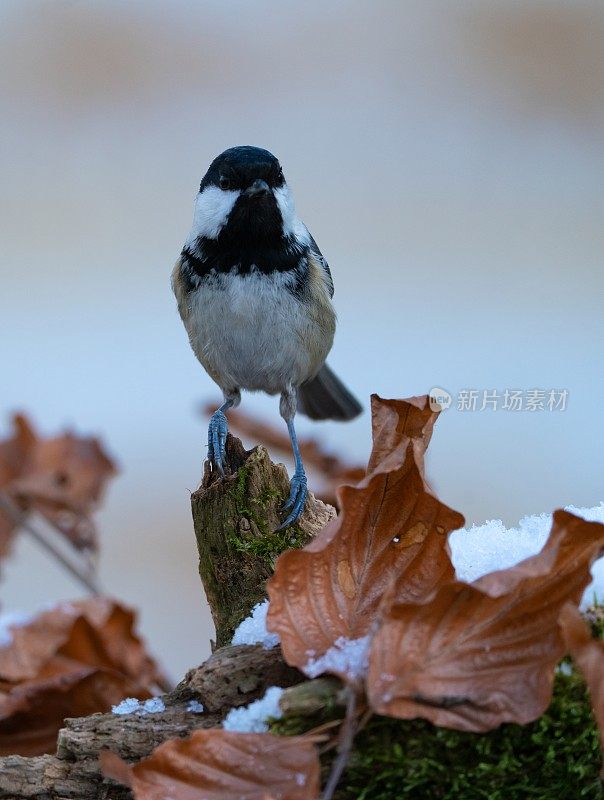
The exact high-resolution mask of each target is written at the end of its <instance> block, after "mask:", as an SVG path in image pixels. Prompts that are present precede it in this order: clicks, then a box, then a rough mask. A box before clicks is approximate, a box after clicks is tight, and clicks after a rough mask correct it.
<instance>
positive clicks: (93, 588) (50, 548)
mask: <svg viewBox="0 0 604 800" xmlns="http://www.w3.org/2000/svg"><path fill="white" fill-rule="evenodd" d="M0 509H2V510H3V511H4V512H5V513H6V514H8V516H9V517H10V518H11V519H12V521H13V522H14V523H15V525H18V526H19V527H20V528H22V529H23V530H24V531H26V532H27V533H29V535H30V536H31V537H32V538H33V539H34V540H35V541H36V542H37V543H38V544H39V545H40V546H41V547H42V548H43V549H44V550H46V552H47V553H50V554H51V555H52V556H53V557H54V558H56V560H57V561H58V562H59V563H60V564H61V565H62V566H63V567H65V569H66V570H67V572H69V573H70V574H71V575H72V576H73V577H74V578H75V579H76V580H78V581H79V582H80V583H81V584H82V585H83V586H84V587H85V588H86V589H87V590H88V591H89V592H90V594H92V595H99V594H103V592H102V590H101V587H100V586H99V584H98V583H97V580H96V577H95V576H94V575H92V574H91V573H90V572H85V571H84V570H82V569H81V568H80V567H79V565H77V564H74V563H73V562H72V561H71V560H70V559H69V558H67V557H66V556H64V555H63V553H61V552H60V550H58V548H56V547H55V546H54V544H53V543H52V542H51V541H49V540H48V539H47V538H46V537H45V536H44V534H42V533H40V531H38V530H36V528H35V527H34V526H33V525H32V524H31V522H30V521H29V519H28V517H27V514H26V513H25V512H23V511H22V510H21V509H20V508H19V506H18V505H17V504H16V503H15V502H14V500H12V499H11V498H10V497H9V496H8V495H7V494H6V492H0Z"/></svg>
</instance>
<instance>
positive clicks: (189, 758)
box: [100, 729, 320, 800]
mask: <svg viewBox="0 0 604 800" xmlns="http://www.w3.org/2000/svg"><path fill="white" fill-rule="evenodd" d="M100 761H101V767H102V769H103V772H104V774H105V775H106V776H107V777H110V778H113V779H114V780H118V781H120V782H121V783H126V784H127V785H129V786H130V787H131V788H132V790H133V793H134V798H135V800H169V799H170V800H201V798H203V800H233V798H237V800H316V798H317V797H318V794H319V779H320V776H319V770H320V768H319V759H318V756H317V753H316V750H315V747H314V744H313V740H312V739H311V738H310V737H303V736H287V737H286V736H273V735H272V734H270V733H231V732H229V731H223V730H218V729H213V730H198V731H194V732H193V733H192V734H191V736H190V737H189V738H188V739H172V740H170V741H168V742H165V743H164V744H162V745H160V746H159V747H158V748H157V749H156V750H154V751H153V753H152V754H151V755H150V756H149V758H146V759H144V760H143V761H140V762H139V763H138V764H135V765H134V766H133V767H126V765H125V763H124V762H123V761H121V759H119V758H118V757H117V756H115V755H114V754H112V753H102V754H101V759H100Z"/></svg>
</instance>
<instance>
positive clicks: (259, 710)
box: [222, 686, 283, 733]
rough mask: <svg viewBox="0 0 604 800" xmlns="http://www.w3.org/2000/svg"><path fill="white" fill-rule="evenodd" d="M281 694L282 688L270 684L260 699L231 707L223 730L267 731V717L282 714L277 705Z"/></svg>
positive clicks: (243, 731)
mask: <svg viewBox="0 0 604 800" xmlns="http://www.w3.org/2000/svg"><path fill="white" fill-rule="evenodd" d="M282 694H283V689H280V688H279V687H278V686H271V687H270V689H267V690H266V693H265V695H264V697H262V698H261V699H260V700H256V701H255V702H253V703H250V704H249V705H248V706H244V707H243V708H232V709H231V710H230V711H229V713H228V714H227V715H226V717H225V718H224V720H223V723H222V727H223V728H224V730H225V731H239V732H240V733H266V732H267V731H268V724H267V722H266V721H267V719H268V718H269V717H272V718H273V719H280V718H281V717H282V716H283V712H282V711H281V708H280V706H279V700H280V698H281V695H282Z"/></svg>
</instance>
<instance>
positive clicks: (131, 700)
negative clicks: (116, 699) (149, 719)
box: [111, 697, 140, 714]
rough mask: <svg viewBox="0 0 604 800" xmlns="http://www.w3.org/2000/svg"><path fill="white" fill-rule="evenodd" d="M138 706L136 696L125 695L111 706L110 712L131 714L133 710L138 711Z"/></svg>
mask: <svg viewBox="0 0 604 800" xmlns="http://www.w3.org/2000/svg"><path fill="white" fill-rule="evenodd" d="M139 708H140V700H137V699H136V697H127V698H126V699H125V700H122V702H121V703H118V704H117V705H116V706H111V712H112V713H113V714H132V713H134V712H135V711H138V709H139Z"/></svg>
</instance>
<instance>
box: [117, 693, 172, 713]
mask: <svg viewBox="0 0 604 800" xmlns="http://www.w3.org/2000/svg"><path fill="white" fill-rule="evenodd" d="M165 710H166V706H165V703H164V701H163V700H162V699H161V697H152V698H151V699H150V700H145V701H144V702H143V703H141V701H140V700H137V699H136V697H127V698H126V699H125V700H122V702H121V703H118V705H117V706H112V707H111V711H112V712H113V713H114V714H139V715H144V714H158V713H159V712H161V711H165Z"/></svg>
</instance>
